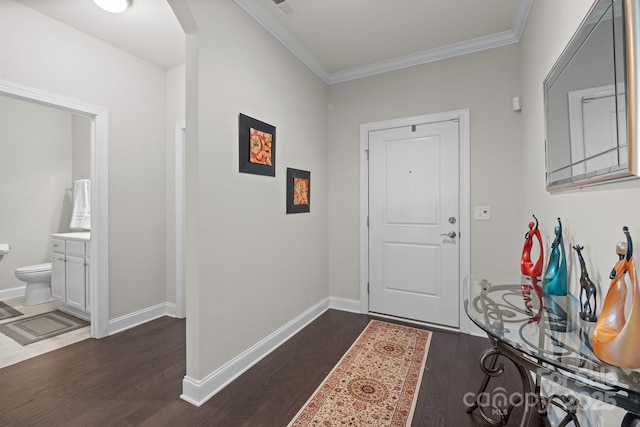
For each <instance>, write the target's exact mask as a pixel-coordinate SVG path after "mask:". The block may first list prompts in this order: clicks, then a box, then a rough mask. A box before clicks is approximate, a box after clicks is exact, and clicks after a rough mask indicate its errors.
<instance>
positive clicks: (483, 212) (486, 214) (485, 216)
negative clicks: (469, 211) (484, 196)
mask: <svg viewBox="0 0 640 427" xmlns="http://www.w3.org/2000/svg"><path fill="white" fill-rule="evenodd" d="M474 219H476V220H480V221H488V220H490V219H491V208H490V207H489V206H476V209H475V215H474Z"/></svg>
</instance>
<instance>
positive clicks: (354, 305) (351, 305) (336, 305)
mask: <svg viewBox="0 0 640 427" xmlns="http://www.w3.org/2000/svg"><path fill="white" fill-rule="evenodd" d="M329 308H333V309H335V310H341V311H349V312H351V313H358V314H361V313H360V300H357V299H347V298H340V297H329Z"/></svg>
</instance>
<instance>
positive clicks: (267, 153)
mask: <svg viewBox="0 0 640 427" xmlns="http://www.w3.org/2000/svg"><path fill="white" fill-rule="evenodd" d="M238 136H239V138H238V143H239V146H238V149H239V159H240V162H239V163H240V165H239V166H240V169H239V170H240V172H244V173H253V174H257V175H267V176H276V128H275V127H274V126H271V125H269V124H267V123H264V122H261V121H260V120H257V119H254V118H252V117H249V116H245V115H244V114H242V113H240V115H239V116H238Z"/></svg>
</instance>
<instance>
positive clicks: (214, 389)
mask: <svg viewBox="0 0 640 427" xmlns="http://www.w3.org/2000/svg"><path fill="white" fill-rule="evenodd" d="M329 307H330V302H329V298H325V299H324V300H322V301H320V302H319V303H318V304H316V305H315V306H313V307H311V308H310V309H308V310H307V311H305V312H304V313H302V314H301V315H300V316H298V317H296V318H295V319H293V320H292V321H290V322H289V323H287V324H286V325H284V326H283V327H281V328H280V329H278V330H277V331H275V332H274V333H272V334H271V335H269V336H267V337H266V338H265V339H263V340H262V341H260V342H258V343H257V344H256V345H254V346H253V347H251V348H250V349H248V350H247V351H245V352H244V353H241V354H240V355H238V356H237V357H236V358H234V359H233V360H231V361H229V362H228V363H226V364H225V365H223V366H222V367H220V368H219V369H217V370H215V371H214V372H212V373H211V374H209V375H207V376H206V377H205V378H204V379H202V380H197V379H194V378H191V377H189V376H188V375H185V377H184V379H183V380H182V395H181V396H180V398H181V399H183V400H185V401H187V402H189V403H191V404H192V405H195V406H201V405H202V404H203V403H205V402H206V401H207V400H209V399H210V398H211V397H213V395H215V394H216V393H218V392H219V391H220V390H222V389H223V388H224V387H225V386H226V385H227V384H229V383H230V382H231V381H233V380H234V379H236V378H237V377H239V376H240V375H241V374H242V373H243V372H245V371H246V370H247V369H249V368H250V367H252V366H253V365H255V364H256V363H258V362H259V361H260V360H261V359H262V358H263V357H265V356H266V355H268V354H269V353H271V352H272V351H273V350H275V349H276V348H277V347H279V346H280V345H281V344H282V343H284V342H285V341H287V340H288V339H289V338H291V337H292V336H293V335H295V334H296V333H297V332H298V331H300V330H301V329H302V328H304V327H305V326H307V325H308V324H309V323H311V322H312V321H313V320H315V319H316V318H317V317H318V316H320V315H321V314H322V313H324V312H325V311H327V310H328V309H329Z"/></svg>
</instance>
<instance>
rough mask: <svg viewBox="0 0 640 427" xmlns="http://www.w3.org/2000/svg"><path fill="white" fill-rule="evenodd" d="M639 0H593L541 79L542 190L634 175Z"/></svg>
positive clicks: (636, 172)
mask: <svg viewBox="0 0 640 427" xmlns="http://www.w3.org/2000/svg"><path fill="white" fill-rule="evenodd" d="M636 3H638V0H597V1H596V2H595V4H594V5H593V6H592V8H591V9H590V11H589V13H588V14H587V17H586V18H585V19H584V20H583V21H582V24H581V25H580V27H579V28H578V30H577V31H576V33H575V35H574V36H573V37H572V39H571V41H570V42H569V44H568V46H567V47H566V48H565V50H564V51H563V52H562V54H561V56H560V58H559V59H558V61H557V62H556V64H555V65H554V66H553V68H552V69H551V71H550V73H549V75H548V76H547V78H546V79H545V81H544V84H543V87H544V103H545V121H546V171H547V190H549V191H557V190H564V189H567V188H572V187H582V186H586V185H593V184H596V183H602V182H607V181H611V180H620V179H628V178H632V177H637V176H638V170H637V159H636V155H637V150H636V144H637V141H636V126H637V120H636V119H637V118H636V61H637V59H636V48H635V46H637V43H638V34H637V32H638V31H639V30H640V28H638V22H637V18H636V14H637V13H638V12H639V11H640V5H638V4H636Z"/></svg>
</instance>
